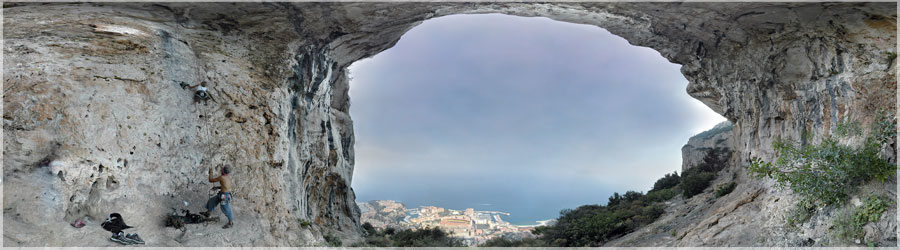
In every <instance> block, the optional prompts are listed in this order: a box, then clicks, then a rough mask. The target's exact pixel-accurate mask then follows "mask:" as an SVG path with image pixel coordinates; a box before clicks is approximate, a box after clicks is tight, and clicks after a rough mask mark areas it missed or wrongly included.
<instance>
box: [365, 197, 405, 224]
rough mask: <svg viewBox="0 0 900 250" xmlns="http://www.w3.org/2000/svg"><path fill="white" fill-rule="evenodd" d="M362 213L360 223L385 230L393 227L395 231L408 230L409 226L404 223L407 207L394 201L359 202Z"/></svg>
mask: <svg viewBox="0 0 900 250" xmlns="http://www.w3.org/2000/svg"><path fill="white" fill-rule="evenodd" d="M357 205H358V206H359V211H360V223H366V222H368V223H369V224H372V226H373V227H376V228H381V229H384V228H386V227H393V228H395V229H404V228H407V227H408V226H407V224H405V223H403V218H404V217H406V215H407V213H408V210H407V208H406V205H404V204H403V203H400V202H396V201H392V200H372V201H367V202H357Z"/></svg>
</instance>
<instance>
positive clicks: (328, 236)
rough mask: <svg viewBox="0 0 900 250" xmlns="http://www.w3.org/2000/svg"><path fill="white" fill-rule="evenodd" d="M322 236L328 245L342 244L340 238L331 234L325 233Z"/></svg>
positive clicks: (337, 245) (336, 245)
mask: <svg viewBox="0 0 900 250" xmlns="http://www.w3.org/2000/svg"><path fill="white" fill-rule="evenodd" d="M323 237H324V238H325V242H328V245H329V246H332V247H339V246H341V245H343V244H344V243H343V242H341V238H338V237H337V236H334V235H333V234H326V235H324V236H323Z"/></svg>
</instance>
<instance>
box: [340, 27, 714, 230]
mask: <svg viewBox="0 0 900 250" xmlns="http://www.w3.org/2000/svg"><path fill="white" fill-rule="evenodd" d="M679 68H680V65H677V64H672V63H669V62H668V61H667V60H665V59H664V58H662V57H661V56H660V55H659V53H658V52H656V51H654V50H652V49H649V48H643V47H636V46H632V45H630V44H628V42H627V41H625V40H624V39H622V38H620V37H618V36H615V35H612V34H610V33H609V32H607V31H606V30H604V29H601V28H599V27H595V26H588V25H580V24H571V23H563V22H558V21H553V20H550V19H547V18H525V17H513V16H506V15H499V14H488V15H454V16H448V17H442V18H437V19H432V20H429V21H426V22H424V23H423V24H422V25H419V26H417V27H415V28H413V29H412V30H410V31H409V32H407V33H406V34H405V35H404V36H403V37H402V38H401V39H400V41H399V42H398V43H397V45H396V46H395V47H393V48H391V49H389V50H386V51H384V52H382V53H380V54H378V55H376V56H375V57H373V58H371V59H365V60H362V61H359V62H357V63H355V64H353V66H351V76H352V78H353V80H352V81H351V88H350V96H351V102H352V105H351V109H350V112H351V116H352V117H353V119H354V126H355V128H354V129H355V131H356V167H355V172H354V176H353V178H354V179H353V180H354V181H353V187H354V190H355V191H356V193H357V198H358V200H360V201H364V200H371V199H394V200H398V201H401V202H404V203H406V204H407V205H411V206H418V205H443V206H446V207H450V208H456V209H461V208H465V207H479V206H481V207H485V206H484V204H492V205H490V206H489V207H490V208H491V209H494V210H501V211H509V212H512V213H513V220H514V221H516V219H517V218H518V219H520V220H518V221H532V220H536V219H546V218H554V217H556V216H557V215H558V211H559V210H560V209H562V208H574V207H576V206H578V205H583V204H597V203H599V204H603V203H605V202H606V198H607V197H608V196H609V195H610V194H611V193H612V192H613V191H618V192H623V191H625V190H639V191H646V190H648V189H649V188H650V186H652V184H653V181H655V180H656V179H658V178H659V177H661V176H662V175H663V174H665V173H670V172H673V171H675V170H678V169H680V167H681V166H680V165H681V151H680V149H681V147H682V146H683V145H684V143H686V142H687V140H688V138H689V137H690V136H691V135H693V134H695V133H697V132H700V131H702V130H705V129H708V128H711V127H712V126H713V125H715V124H716V123H718V122H720V121H723V120H724V118H722V117H721V116H719V115H718V114H715V113H714V112H713V111H711V110H710V109H709V108H707V107H705V106H703V105H702V104H701V103H700V102H699V101H696V100H694V99H692V98H691V97H689V96H688V95H687V93H686V92H685V88H686V86H687V81H686V80H685V79H684V77H683V76H682V75H681V74H680V72H679Z"/></svg>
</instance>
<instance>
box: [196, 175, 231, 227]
mask: <svg viewBox="0 0 900 250" xmlns="http://www.w3.org/2000/svg"><path fill="white" fill-rule="evenodd" d="M229 173H231V167H230V166H228V165H224V166H222V170H221V173H220V175H219V177H216V178H213V169H212V168H209V182H218V183H219V185H220V186H221V189H220V190H219V193H218V194H216V196H213V197H211V198H209V200H208V201H207V202H206V212H200V214H201V215H203V216H205V217H207V218H209V215H210V213H211V212H212V211H213V210H215V209H216V205H220V204H221V207H222V213H224V214H225V217H228V223H227V224H225V226H223V227H222V228H230V227H232V226H233V225H234V223H233V221H234V215H233V214H232V213H231V183H232V182H231V177H230V176H228V174H229Z"/></svg>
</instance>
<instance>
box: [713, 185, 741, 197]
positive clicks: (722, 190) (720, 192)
mask: <svg viewBox="0 0 900 250" xmlns="http://www.w3.org/2000/svg"><path fill="white" fill-rule="evenodd" d="M735 187H737V183H734V182H729V183H727V184H722V185H719V186H718V187H716V198H718V197H722V196H725V195H727V194H730V193H731V191H734V188H735Z"/></svg>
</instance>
